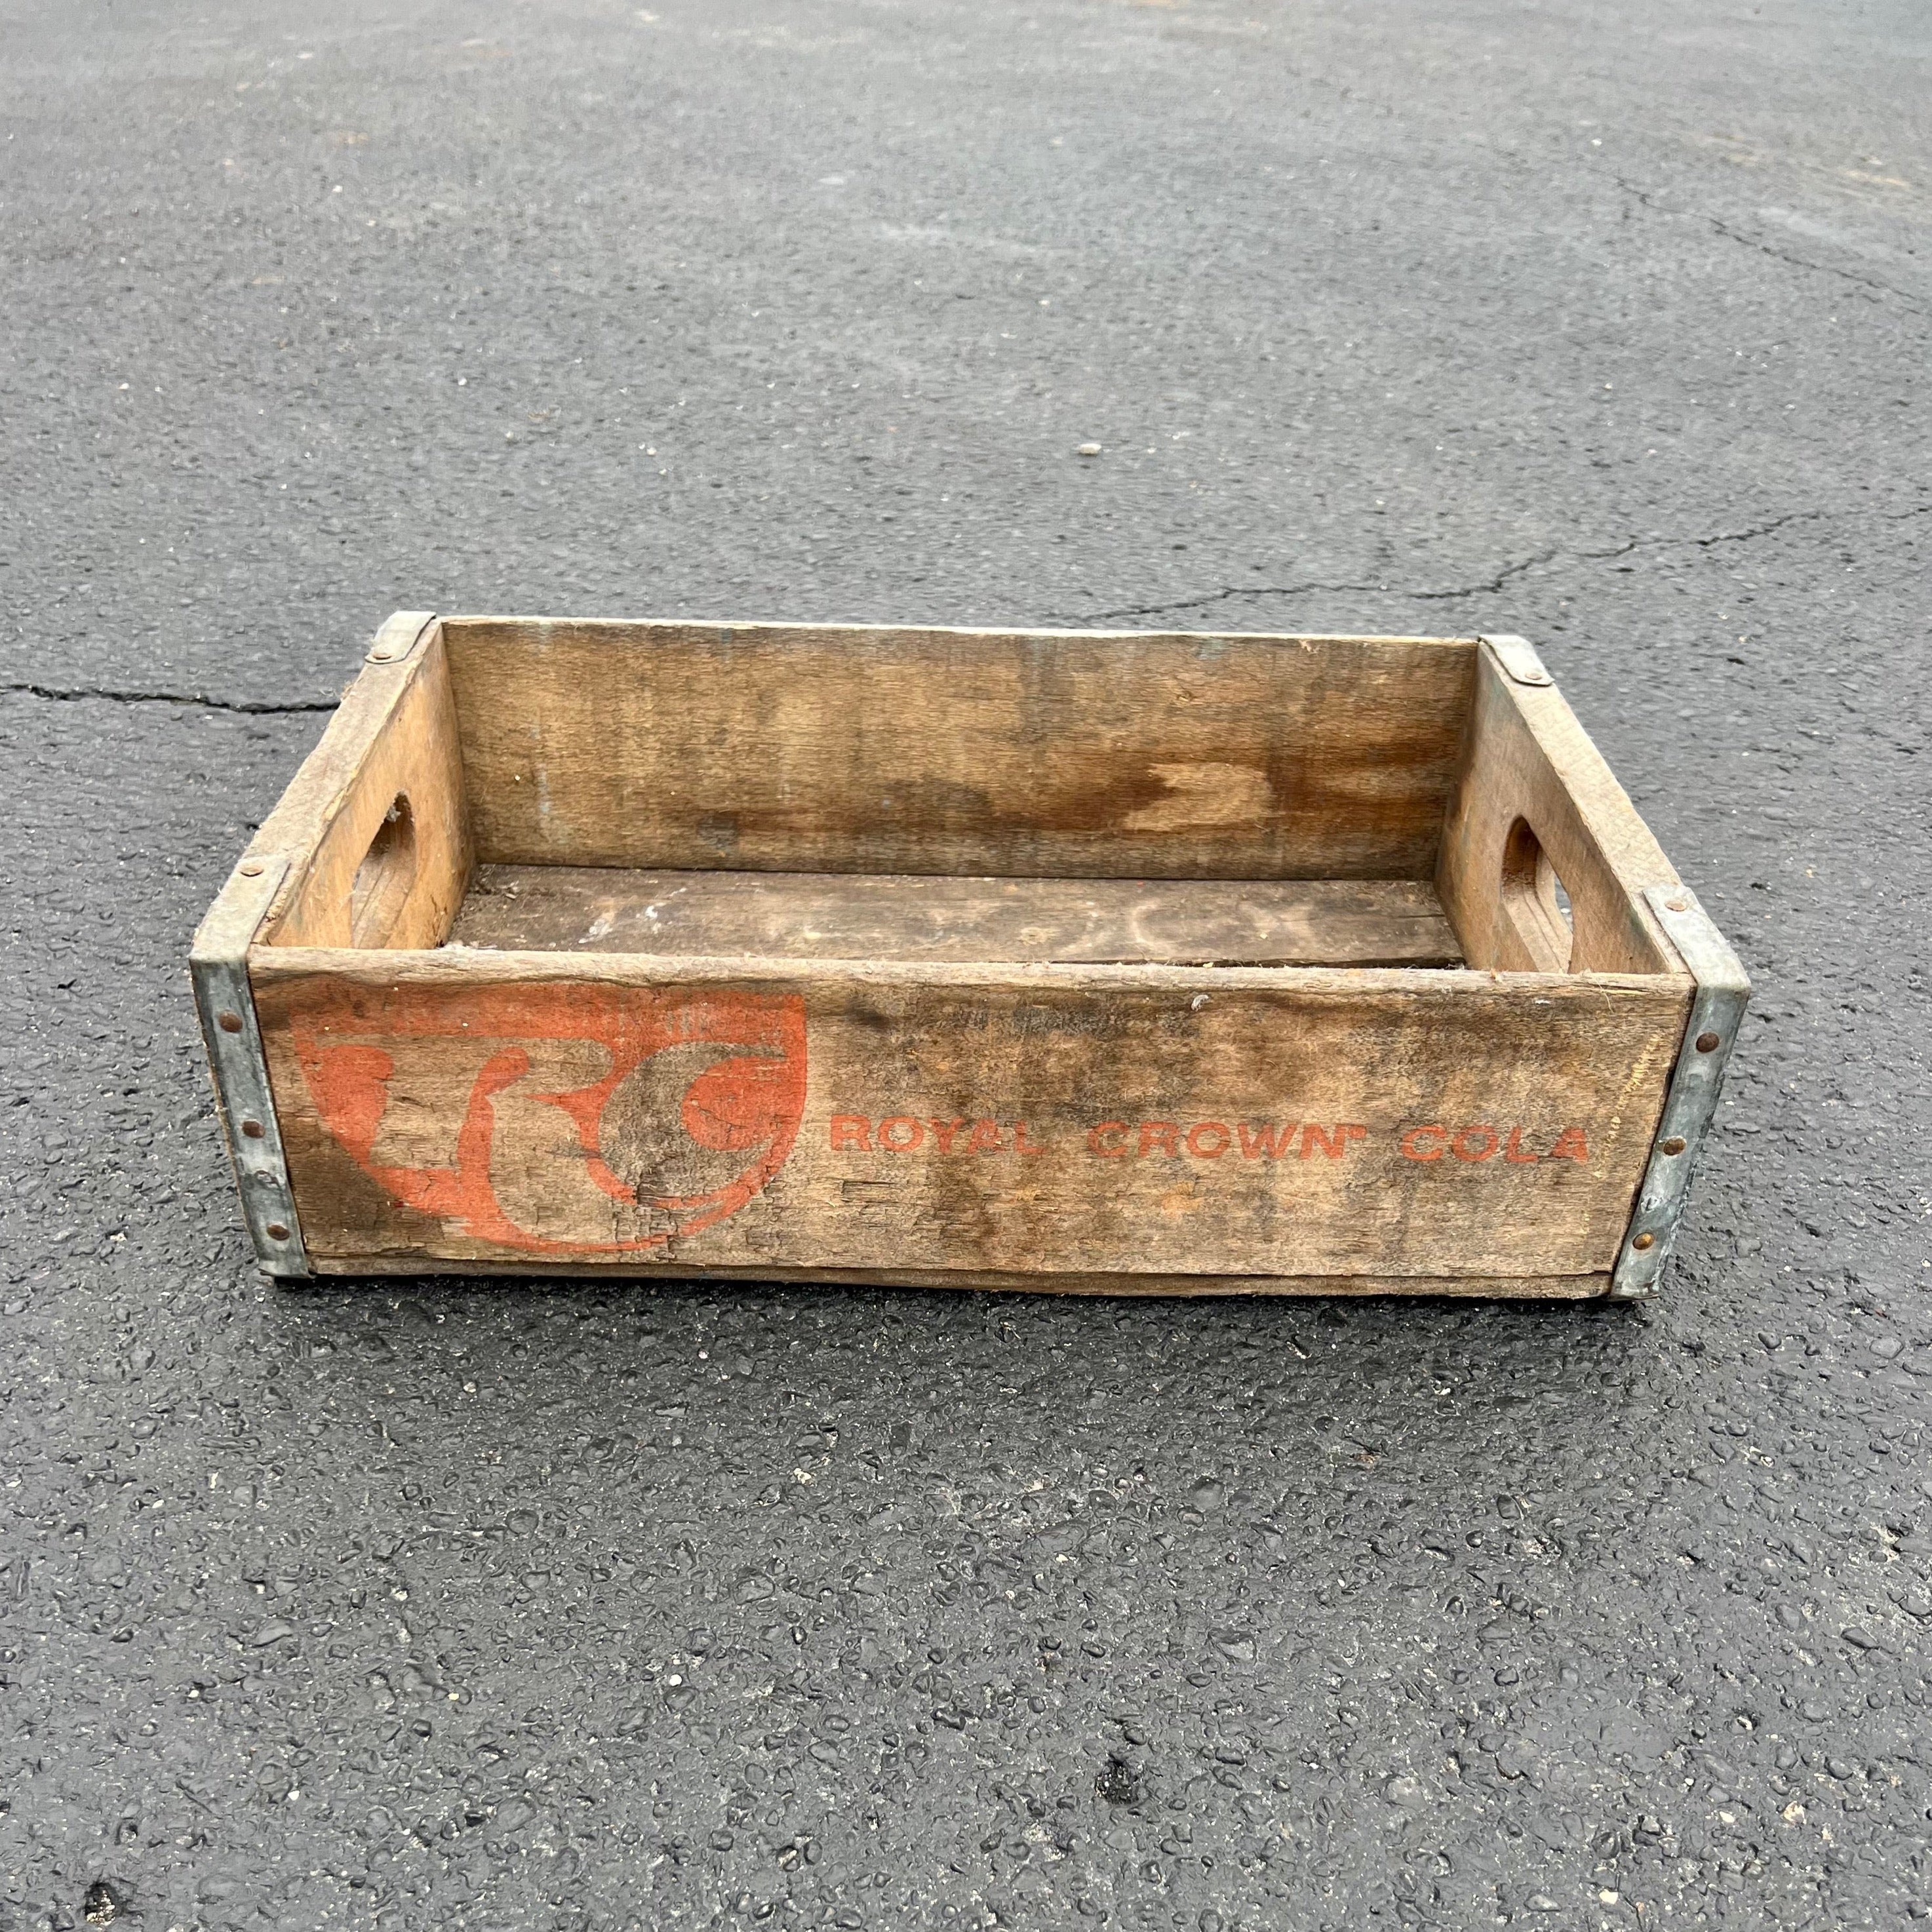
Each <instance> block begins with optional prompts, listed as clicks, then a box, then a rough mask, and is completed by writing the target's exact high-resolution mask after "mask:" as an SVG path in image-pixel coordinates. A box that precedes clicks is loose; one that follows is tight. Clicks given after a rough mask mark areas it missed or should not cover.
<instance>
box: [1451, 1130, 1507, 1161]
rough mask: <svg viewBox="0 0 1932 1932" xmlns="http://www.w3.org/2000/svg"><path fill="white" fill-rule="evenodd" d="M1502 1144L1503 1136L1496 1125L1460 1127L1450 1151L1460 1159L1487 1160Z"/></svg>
mask: <svg viewBox="0 0 1932 1932" xmlns="http://www.w3.org/2000/svg"><path fill="white" fill-rule="evenodd" d="M1501 1145H1502V1136H1501V1135H1500V1134H1499V1133H1497V1132H1496V1129H1495V1128H1494V1127H1458V1128H1457V1130H1456V1138H1455V1139H1454V1140H1453V1141H1451V1142H1450V1143H1449V1151H1450V1152H1451V1154H1454V1156H1455V1157H1456V1158H1457V1160H1472V1161H1474V1160H1488V1159H1489V1157H1490V1155H1492V1154H1494V1153H1495V1152H1496V1149H1497V1148H1499V1147H1500V1146H1501Z"/></svg>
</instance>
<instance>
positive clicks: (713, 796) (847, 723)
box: [445, 617, 1475, 879]
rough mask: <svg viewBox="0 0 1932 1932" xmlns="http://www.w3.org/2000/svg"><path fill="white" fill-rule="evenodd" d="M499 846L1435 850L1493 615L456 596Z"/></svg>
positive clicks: (1086, 870) (529, 850)
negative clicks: (1435, 617) (1404, 622)
mask: <svg viewBox="0 0 1932 1932" xmlns="http://www.w3.org/2000/svg"><path fill="white" fill-rule="evenodd" d="M445 631H446V637H447V639H448V645H449V653H450V663H451V667H452V676H453V680H454V683H455V694H456V700H457V706H458V712H459V715H460V718H461V721H462V737H463V757H464V762H465V765H466V771H467V775H468V781H469V802H470V811H471V824H472V829H473V831H474V834H475V844H476V849H477V853H478V856H479V857H480V858H481V859H484V860H485V861H487V862H493V863H520V864H543V865H627V866H638V867H650V868H705V867H709V866H730V867H731V868H734V869H737V870H749V871H800V872H810V871H850V872H923V873H947V874H958V875H962V876H965V875H974V874H1001V875H1006V876H1021V875H1038V876H1058V877H1069V878H1079V877H1115V878H1123V877H1125V878H1136V877H1169V878H1198V877H1208V878H1267V877H1274V878H1417V879H1421V878H1427V877H1430V875H1431V873H1432V871H1433V868H1434V865H1435V862H1436V850H1437V847H1438V844H1439V839H1440V834H1441V828H1442V817H1443V813H1444V809H1445V805H1446V803H1447V801H1448V795H1449V790H1450V787H1451V782H1452V781H1453V779H1454V776H1455V772H1456V768H1457V757H1458V752H1459V748H1460V742H1461V736H1462V727H1463V718H1464V715H1465V713H1466V710H1467V709H1468V703H1469V691H1470V685H1471V679H1472V675H1473V670H1474V661H1475V646H1474V644H1473V643H1472V642H1470V641H1469V640H1440V639H1417V638H1348V637H1339V638H1338V637H1327V638H1298V637H1255V636H1247V635H1232V636H1222V637H1211V636H1196V635H1187V634H1149V633H1144V632H1121V633H1101V632H1091V631H1037V632H1024V631H1022V632H1001V631H948V630H895V629H886V628H875V627H865V626H850V627H845V628H814V627H811V626H807V625H739V626H731V625H698V624H678V623H584V622H550V621H547V620H543V619H511V618H480V617H471V618H460V619H448V620H446V625H445Z"/></svg>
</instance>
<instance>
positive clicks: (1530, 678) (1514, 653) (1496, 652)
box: [1476, 633, 1556, 685]
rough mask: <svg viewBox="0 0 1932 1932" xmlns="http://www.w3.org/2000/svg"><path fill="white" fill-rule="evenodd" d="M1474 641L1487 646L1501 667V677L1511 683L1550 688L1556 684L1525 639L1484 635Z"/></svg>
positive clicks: (1506, 635) (1512, 636)
mask: <svg viewBox="0 0 1932 1932" xmlns="http://www.w3.org/2000/svg"><path fill="white" fill-rule="evenodd" d="M1476 641H1477V643H1479V644H1487V645H1488V646H1489V647H1490V655H1492V656H1493V658H1495V659H1496V662H1497V663H1498V664H1500V665H1502V669H1503V675H1504V676H1505V677H1507V678H1508V679H1509V680H1510V682H1511V683H1513V684H1541V685H1554V684H1555V683H1556V679H1554V678H1553V677H1552V676H1550V673H1549V672H1548V671H1547V670H1545V669H1544V664H1543V660H1542V659H1541V658H1540V657H1538V655H1537V654H1536V646H1535V645H1534V644H1532V643H1531V642H1530V641H1529V639H1528V638H1527V637H1516V636H1514V635H1511V634H1508V633H1504V634H1500V635H1496V636H1491V635H1488V634H1485V635H1484V636H1481V637H1478V638H1477V640H1476Z"/></svg>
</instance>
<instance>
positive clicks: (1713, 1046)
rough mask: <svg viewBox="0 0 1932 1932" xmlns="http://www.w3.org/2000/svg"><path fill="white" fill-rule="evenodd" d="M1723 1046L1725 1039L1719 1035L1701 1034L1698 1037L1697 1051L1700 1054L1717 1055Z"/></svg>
mask: <svg viewBox="0 0 1932 1932" xmlns="http://www.w3.org/2000/svg"><path fill="white" fill-rule="evenodd" d="M1723 1044H1724V1040H1723V1038H1722V1037H1721V1035H1719V1034H1715V1033H1700V1034H1699V1035H1698V1036H1697V1051H1698V1052H1700V1053H1715V1052H1717V1050H1718V1048H1719V1047H1721V1046H1723Z"/></svg>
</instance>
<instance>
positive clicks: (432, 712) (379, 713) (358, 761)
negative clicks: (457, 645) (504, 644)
mask: <svg viewBox="0 0 1932 1932" xmlns="http://www.w3.org/2000/svg"><path fill="white" fill-rule="evenodd" d="M365 690H366V692H367V697H366V698H365V699H363V700H361V701H362V702H365V703H368V705H369V706H371V715H369V717H368V720H367V721H366V723H365V724H364V725H363V727H362V728H361V729H359V730H355V731H353V732H351V733H348V734H346V736H345V738H344V741H343V742H341V744H340V745H331V744H330V743H329V742H328V741H326V740H325V742H324V745H323V746H322V747H321V748H320V750H319V752H318V754H317V757H316V759H315V760H314V763H315V765H316V766H317V769H316V770H315V771H314V772H310V771H309V770H308V769H306V768H305V771H304V772H303V773H302V777H301V778H300V779H299V781H298V784H297V785H292V786H291V787H290V793H289V798H288V799H287V800H285V802H284V803H285V805H289V806H290V807H291V809H290V811H289V814H288V816H289V819H290V829H291V835H292V836H293V838H295V839H296V842H297V844H298V849H299V848H300V847H302V846H306V847H307V848H308V856H307V859H306V862H305V864H304V865H303V866H302V869H301V871H300V872H299V876H298V877H297V878H296V880H295V881H294V883H293V889H292V890H291V892H290V894H289V895H288V897H287V907H286V910H284V912H283V913H281V916H280V917H279V919H278V921H277V922H275V924H274V926H272V929H271V930H270V932H269V935H268V936H269V941H270V942H271V943H272V944H275V945H278V946H347V945H351V944H357V945H369V946H375V947H421V946H434V945H436V944H439V943H440V941H442V939H443V936H444V935H446V933H447V932H449V926H450V922H451V921H452V919H454V918H455V916H456V910H457V907H458V906H459V905H460V904H461V902H462V898H463V890H464V888H465V887H466V886H467V884H468V883H469V871H470V864H471V860H470V850H469V817H468V814H467V811H466V808H465V805H464V802H463V790H464V781H463V758H462V752H461V748H460V744H459V742H458V733H457V728H456V712H455V702H454V700H453V698H452V695H451V691H450V681H449V666H448V662H447V659H446V655H445V652H444V647H443V639H442V636H441V632H440V628H433V629H431V631H430V632H429V634H428V635H427V636H426V637H425V638H424V639H423V640H422V642H421V643H419V644H418V645H417V646H416V651H415V653H414V655H410V656H408V657H407V658H406V659H404V661H401V662H398V663H396V664H380V663H372V664H369V665H368V666H367V667H365V670H364V671H363V673H362V677H361V678H360V679H358V681H357V685H356V691H354V692H353V693H352V697H356V695H357V694H360V693H363V692H365ZM344 709H345V710H346V709H348V706H347V704H345V706H344ZM296 805H300V806H301V807H302V809H301V810H300V811H297V810H296V809H294V808H293V807H295V806H296ZM283 810H284V808H282V807H278V812H277V816H278V818H279V817H281V816H282V814H283ZM392 814H396V815H397V817H399V818H400V820H401V825H402V827H403V829H404V831H405V832H406V833H407V843H406V845H405V846H404V847H403V848H402V849H401V850H400V851H398V852H396V853H392V870H400V871H401V876H400V877H395V878H393V879H392V880H380V881H379V887H380V886H381V885H385V884H386V885H389V886H391V888H392V889H391V891H390V892H389V895H388V897H389V903H388V904H386V905H384V906H381V907H379V909H378V911H379V916H378V917H377V919H375V920H374V922H373V923H372V922H371V920H370V919H368V918H367V917H366V916H359V914H361V913H362V912H363V908H362V906H361V905H360V904H359V901H361V900H362V898H363V897H364V895H365V881H366V880H367V879H368V872H369V869H370V868H371V848H372V847H374V846H375V845H376V844H377V841H378V839H379V838H380V837H381V835H383V832H384V830H385V828H386V824H388V823H395V820H393V819H392Z"/></svg>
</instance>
